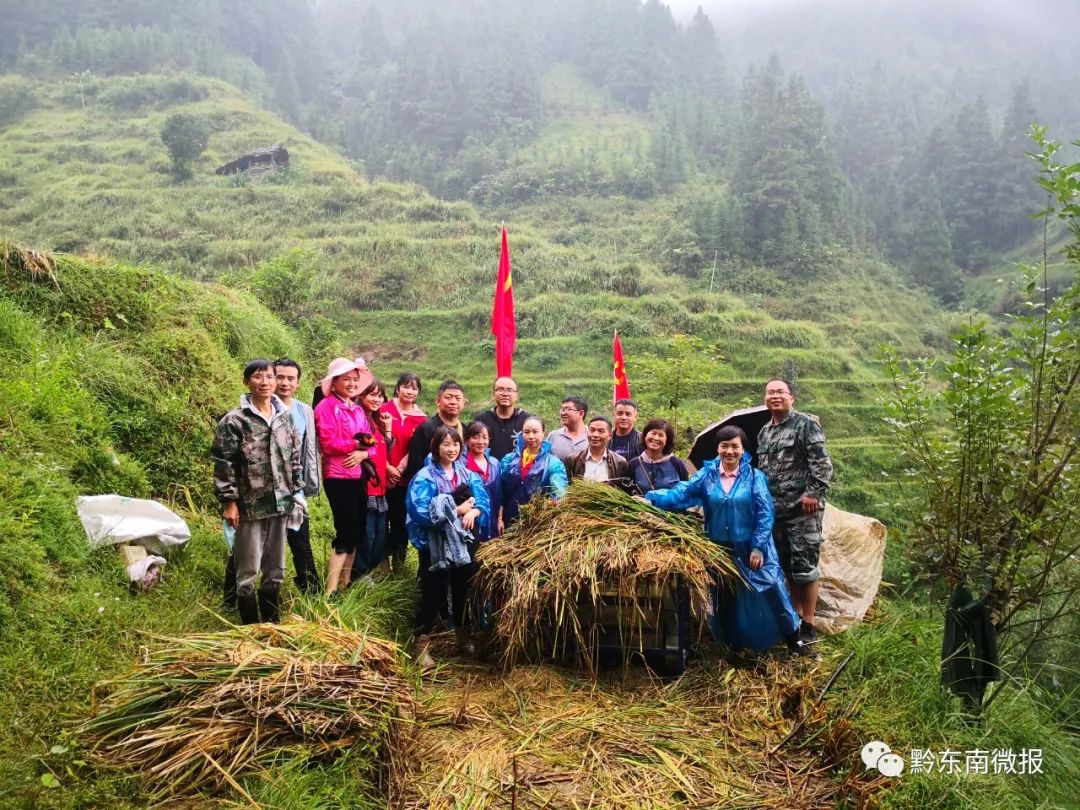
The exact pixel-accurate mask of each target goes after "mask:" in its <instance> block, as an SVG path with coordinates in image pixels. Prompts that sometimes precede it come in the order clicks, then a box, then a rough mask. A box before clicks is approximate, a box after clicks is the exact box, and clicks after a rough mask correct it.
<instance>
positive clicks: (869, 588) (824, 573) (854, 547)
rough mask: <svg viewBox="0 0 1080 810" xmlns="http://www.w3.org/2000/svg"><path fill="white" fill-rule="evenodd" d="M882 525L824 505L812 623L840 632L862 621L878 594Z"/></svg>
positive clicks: (883, 526)
mask: <svg viewBox="0 0 1080 810" xmlns="http://www.w3.org/2000/svg"><path fill="white" fill-rule="evenodd" d="M886 534H887V531H886V529H885V524H883V523H882V522H881V521H879V520H875V519H874V518H872V517H866V516H864V515H856V514H854V513H852V512H845V511H843V510H842V509H837V508H836V507H835V506H833V505H832V504H830V503H826V504H825V518H824V521H823V526H822V529H821V535H822V542H821V561H820V563H819V568H820V569H821V581H820V584H819V587H820V590H819V591H818V606H817V616H815V617H814V626H815V627H816V628H817V629H818V630H820V631H822V632H823V633H830V634H832V633H840V632H842V631H844V630H846V629H847V628H849V627H850V626H851V625H853V624H855V622H858V621H862V618H863V616H865V615H866V611H867V610H868V609H869V608H870V605H872V604H873V603H874V599H875V598H876V597H877V592H878V586H879V585H881V569H882V565H883V564H884V562H885V536H886Z"/></svg>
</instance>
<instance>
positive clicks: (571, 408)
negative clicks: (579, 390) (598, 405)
mask: <svg viewBox="0 0 1080 810" xmlns="http://www.w3.org/2000/svg"><path fill="white" fill-rule="evenodd" d="M570 411H577V412H578V413H585V412H584V411H583V410H581V408H575V407H574V406H573V405H563V406H562V407H561V408H559V413H570Z"/></svg>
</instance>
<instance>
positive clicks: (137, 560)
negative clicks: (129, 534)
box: [120, 543, 165, 590]
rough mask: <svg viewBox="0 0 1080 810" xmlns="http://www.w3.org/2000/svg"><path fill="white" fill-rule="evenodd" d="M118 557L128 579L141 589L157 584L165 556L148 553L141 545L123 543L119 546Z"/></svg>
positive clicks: (147, 588)
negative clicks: (122, 562)
mask: <svg viewBox="0 0 1080 810" xmlns="http://www.w3.org/2000/svg"><path fill="white" fill-rule="evenodd" d="M120 557H121V559H122V560H123V561H124V567H125V568H126V569H127V575H128V579H130V580H131V581H132V582H134V583H135V584H136V585H138V586H139V587H140V588H142V589H143V590H149V589H150V588H153V587H154V586H155V585H157V583H158V580H159V579H160V578H161V569H162V568H163V567H164V565H165V558H164V557H159V556H157V555H156V554H150V553H148V552H147V551H146V549H145V548H143V547H142V546H133V545H131V544H129V543H123V544H122V545H121V546H120Z"/></svg>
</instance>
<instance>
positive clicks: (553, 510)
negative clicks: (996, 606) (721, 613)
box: [475, 480, 740, 668]
mask: <svg viewBox="0 0 1080 810" xmlns="http://www.w3.org/2000/svg"><path fill="white" fill-rule="evenodd" d="M477 559H478V561H479V562H480V570H479V572H478V573H477V577H476V580H475V587H476V589H477V591H478V593H479V595H480V597H481V598H483V599H486V600H487V601H488V602H490V603H491V604H492V605H494V606H495V608H496V611H495V635H496V638H497V639H498V641H499V642H500V643H501V644H502V645H503V650H504V656H505V658H506V661H507V662H508V663H512V662H513V661H514V660H515V659H516V657H517V656H518V655H519V654H521V653H525V652H529V651H535V652H539V653H541V654H542V653H543V651H544V647H545V646H546V645H548V644H549V643H550V644H551V645H552V646H553V648H554V650H555V651H556V652H558V651H559V650H562V651H563V652H565V651H566V646H567V643H568V642H569V643H571V644H576V647H577V649H578V650H579V651H581V652H583V653H585V655H586V662H587V663H588V664H589V666H590V668H591V667H592V666H593V664H594V662H593V661H592V660H591V658H590V657H589V650H590V646H589V643H588V634H589V629H588V628H586V627H583V626H582V622H581V620H580V615H579V611H578V607H579V605H580V604H581V603H582V600H592V601H593V603H594V604H596V603H597V601H598V600H599V599H600V598H601V595H602V594H604V593H612V592H614V593H616V594H617V595H618V598H619V601H620V603H621V604H622V606H623V611H624V613H625V614H626V616H627V618H628V619H629V620H630V621H634V620H635V617H636V618H637V619H644V618H645V613H644V611H645V606H644V600H643V599H642V597H643V596H647V595H648V594H649V593H653V594H655V593H656V592H657V591H658V589H665V588H667V587H668V586H669V585H675V584H677V585H679V586H680V587H684V588H686V589H687V591H688V593H689V596H690V602H691V607H692V609H693V612H694V614H695V615H696V616H697V617H698V620H699V622H704V620H705V617H706V607H707V605H708V602H709V587H710V586H711V585H712V584H713V582H714V575H715V576H716V577H717V578H719V579H720V580H721V582H729V583H737V582H738V581H739V576H740V575H739V573H738V569H737V568H736V567H735V564H734V562H733V561H732V559H731V556H730V554H729V553H728V552H727V551H726V550H725V549H724V548H722V547H721V546H719V545H718V544H716V543H714V542H712V541H711V540H709V539H708V538H707V537H706V536H705V534H704V531H703V528H702V521H701V518H700V517H699V516H697V515H692V514H685V515H684V514H675V513H671V512H664V511H663V510H660V509H657V508H655V507H653V506H651V505H649V504H647V503H643V502H642V501H638V500H635V499H633V498H631V497H630V496H629V495H627V494H625V493H624V492H622V491H620V490H618V489H616V488H615V487H612V486H609V485H607V484H598V483H595V482H591V481H584V480H576V481H574V483H573V484H571V486H570V489H569V491H568V492H567V494H566V495H565V497H563V499H562V500H561V501H559V502H558V503H553V502H552V501H550V500H548V499H546V498H536V499H534V500H533V501H532V502H530V503H529V504H527V505H526V507H525V509H524V510H523V513H522V517H521V519H520V520H519V521H518V523H516V524H515V525H514V526H512V527H511V528H510V529H508V530H507V532H506V534H504V535H503V537H501V538H500V539H498V540H496V541H494V542H492V543H488V544H487V545H485V546H483V547H481V549H480V552H479V553H478V555H477ZM545 627H550V628H551V629H552V630H553V632H554V634H555V635H554V639H553V640H549V639H544V640H541V639H540V634H539V633H538V632H537V630H538V628H545ZM699 629H700V625H699Z"/></svg>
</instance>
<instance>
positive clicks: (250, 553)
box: [211, 359, 304, 624]
mask: <svg viewBox="0 0 1080 810" xmlns="http://www.w3.org/2000/svg"><path fill="white" fill-rule="evenodd" d="M244 384H245V385H246V386H247V388H248V391H249V392H250V393H248V394H245V395H244V396H243V397H241V398H240V407H238V408H234V409H233V410H231V411H229V412H228V413H227V414H225V416H223V417H222V418H221V421H220V422H218V427H217V433H216V435H215V437H214V446H213V449H212V451H211V456H212V457H213V460H214V491H215V494H216V495H217V497H218V500H219V501H220V502H221V504H222V517H223V519H224V521H225V522H226V523H227V524H229V525H230V526H232V527H233V529H235V531H236V535H235V542H234V546H233V556H234V558H235V561H236V600H237V607H238V609H239V611H240V618H241V620H242V621H243V622H244V623H245V624H247V623H251V622H257V621H258V620H259V614H260V611H261V613H262V619H263V621H277V617H278V607H277V605H278V593H279V591H280V589H281V583H282V581H283V580H284V578H285V532H286V528H287V524H288V519H289V513H290V512H291V511H292V508H293V502H294V499H295V498H297V497H301V498H302V497H303V488H304V480H303V467H302V458H301V449H300V439H299V436H298V435H297V432H296V430H295V428H294V426H293V421H292V416H291V415H290V412H289V410H288V409H287V408H286V407H285V406H284V405H283V404H282V402H281V400H280V399H278V398H277V397H276V396H275V395H274V389H275V387H276V385H277V380H276V377H275V374H274V364H273V363H271V362H270V361H269V360H262V359H260V360H253V361H251V362H250V363H248V365H247V367H246V368H245V369H244ZM260 571H261V572H262V582H261V583H260V585H259V591H258V597H257V598H256V594H255V580H256V578H257V577H258V575H259V572H260Z"/></svg>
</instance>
